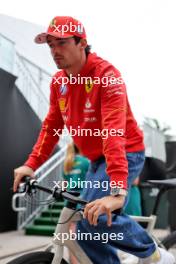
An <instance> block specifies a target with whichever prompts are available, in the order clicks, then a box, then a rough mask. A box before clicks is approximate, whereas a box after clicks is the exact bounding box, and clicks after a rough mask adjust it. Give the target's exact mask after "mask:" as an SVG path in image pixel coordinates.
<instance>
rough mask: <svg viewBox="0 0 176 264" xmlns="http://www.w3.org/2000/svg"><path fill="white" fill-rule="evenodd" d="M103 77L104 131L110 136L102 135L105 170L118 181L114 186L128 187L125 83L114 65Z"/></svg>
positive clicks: (112, 178)
mask: <svg viewBox="0 0 176 264" xmlns="http://www.w3.org/2000/svg"><path fill="white" fill-rule="evenodd" d="M102 78H104V79H105V78H106V80H108V82H107V81H106V82H104V83H106V85H103V84H102V87H101V115H102V132H103V131H108V136H107V137H103V136H102V140H103V153H104V155H105V159H106V164H107V169H106V172H107V174H108V175H109V177H110V181H111V183H112V184H113V183H115V186H114V185H113V186H111V187H118V188H123V189H127V176H128V163H127V159H126V150H125V143H126V139H125V131H126V114H127V95H126V87H125V84H124V81H123V79H122V77H121V75H120V72H119V71H118V70H117V69H115V68H114V67H113V66H110V67H108V69H107V70H106V71H104V73H103V76H102ZM113 80H114V81H113ZM103 133H104V132H103ZM102 135H103V134H102Z"/></svg>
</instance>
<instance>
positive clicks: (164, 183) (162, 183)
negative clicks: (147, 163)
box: [147, 178, 176, 188]
mask: <svg viewBox="0 0 176 264" xmlns="http://www.w3.org/2000/svg"><path fill="white" fill-rule="evenodd" d="M147 182H148V183H150V184H152V185H155V186H158V187H168V188H176V178H173V179H166V180H148V181H147Z"/></svg>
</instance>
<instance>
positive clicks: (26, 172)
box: [13, 166, 35, 192]
mask: <svg viewBox="0 0 176 264" xmlns="http://www.w3.org/2000/svg"><path fill="white" fill-rule="evenodd" d="M24 176H30V177H31V178H34V177H35V176H34V171H33V170H32V169H31V168H30V167H28V166H21V167H19V168H17V169H15V170H14V182H13V191H14V192H16V191H17V188H18V186H19V184H20V182H21V181H22V179H23V177H24Z"/></svg>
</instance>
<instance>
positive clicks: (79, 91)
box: [25, 53, 144, 188]
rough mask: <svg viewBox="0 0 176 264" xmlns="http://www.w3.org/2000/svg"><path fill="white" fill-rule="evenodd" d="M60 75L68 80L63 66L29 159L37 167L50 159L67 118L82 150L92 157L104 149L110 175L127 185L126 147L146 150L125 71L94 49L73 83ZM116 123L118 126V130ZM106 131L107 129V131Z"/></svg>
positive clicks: (97, 156) (27, 162) (130, 149)
mask: <svg viewBox="0 0 176 264" xmlns="http://www.w3.org/2000/svg"><path fill="white" fill-rule="evenodd" d="M61 77H65V82H66V80H68V79H66V78H67V76H66V74H65V72H64V71H63V70H62V71H59V72H57V73H56V74H55V76H54V77H53V79H52V83H51V86H50V89H51V93H50V108H49V112H48V115H47V117H46V118H45V120H44V122H43V125H42V129H41V132H40V135H39V137H38V140H37V143H36V144H35V146H34V148H33V151H32V153H31V154H30V156H29V158H28V160H27V161H26V163H25V165H27V166H29V167H31V168H32V169H34V170H35V169H37V168H38V167H39V166H40V165H41V164H42V163H44V162H45V161H46V160H47V159H48V157H49V156H50V154H51V152H52V150H53V148H54V146H55V144H56V143H57V142H58V139H59V137H58V134H56V133H55V131H58V129H60V130H61V129H62V128H63V126H64V123H65V125H66V126H67V128H68V129H70V128H72V129H73V128H74V129H76V131H77V135H75V136H74V137H73V140H74V142H75V144H76V145H77V147H78V148H79V150H80V151H81V153H82V154H83V155H84V156H86V157H87V158H89V159H90V160H92V161H94V160H96V159H98V158H99V157H100V156H102V155H103V154H104V156H105V158H106V163H107V174H108V175H109V176H110V179H111V180H112V181H115V182H116V183H117V184H118V182H119V181H123V188H127V175H128V164H127V159H126V152H136V151H141V150H144V143H143V133H142V131H141V130H140V129H139V128H138V126H137V122H136V120H135V119H134V116H133V113H132V111H131V108H130V105H129V101H128V97H127V93H126V87H125V84H124V82H123V80H122V78H121V75H120V72H119V71H118V70H117V69H116V68H115V67H114V66H113V65H111V64H110V63H109V62H107V61H105V60H103V59H102V58H100V57H98V56H97V55H96V54H95V53H90V54H89V55H88V58H87V62H86V64H85V65H84V67H83V69H82V70H81V72H80V74H79V75H78V76H77V84H70V83H71V80H70V82H69V83H68V84H66V85H63V84H61ZM81 77H89V79H90V77H91V80H93V84H92V83H91V81H90V83H88V81H87V84H85V80H84V81H83V80H82V79H81ZM98 78H99V79H98ZM87 80H88V78H87ZM72 83H73V82H72ZM81 129H90V130H87V135H86V133H83V132H82V136H81V135H80V134H78V131H81ZM112 129H115V130H116V131H118V132H117V133H116V134H117V135H116V136H114V135H115V130H112ZM82 131H85V130H82ZM88 131H89V132H88ZM90 131H91V132H90ZM98 131H100V132H98ZM101 131H104V134H101ZM105 131H108V133H109V135H108V137H107V136H105ZM110 131H111V132H110ZM112 131H114V134H113V132H112ZM122 132H123V133H122ZM91 133H92V134H91ZM122 134H123V135H122ZM121 187H122V186H121Z"/></svg>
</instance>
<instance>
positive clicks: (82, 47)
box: [80, 39, 87, 49]
mask: <svg viewBox="0 0 176 264" xmlns="http://www.w3.org/2000/svg"><path fill="white" fill-rule="evenodd" d="M80 47H81V49H85V48H86V47H87V40H86V39H81V40H80Z"/></svg>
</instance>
